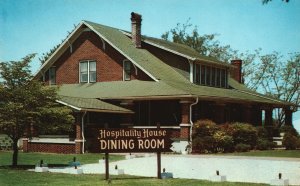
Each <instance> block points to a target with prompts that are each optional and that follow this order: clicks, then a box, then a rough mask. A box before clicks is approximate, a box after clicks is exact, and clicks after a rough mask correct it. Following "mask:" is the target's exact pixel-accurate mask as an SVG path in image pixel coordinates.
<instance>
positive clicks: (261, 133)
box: [256, 127, 269, 139]
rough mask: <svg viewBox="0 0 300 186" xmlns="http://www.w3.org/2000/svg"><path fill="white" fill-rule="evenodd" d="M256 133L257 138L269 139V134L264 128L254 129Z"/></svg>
mask: <svg viewBox="0 0 300 186" xmlns="http://www.w3.org/2000/svg"><path fill="white" fill-rule="evenodd" d="M256 131H257V137H258V138H263V139H267V138H269V132H268V130H267V129H266V128H264V127H256Z"/></svg>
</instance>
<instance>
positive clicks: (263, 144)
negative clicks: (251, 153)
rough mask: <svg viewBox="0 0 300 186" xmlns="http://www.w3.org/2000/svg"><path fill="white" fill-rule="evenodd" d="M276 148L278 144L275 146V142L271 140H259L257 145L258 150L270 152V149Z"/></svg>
mask: <svg viewBox="0 0 300 186" xmlns="http://www.w3.org/2000/svg"><path fill="white" fill-rule="evenodd" d="M275 146H276V144H274V142H272V141H269V140H267V139H263V138H258V140H257V144H256V149H258V150H270V149H272V148H274V147H275Z"/></svg>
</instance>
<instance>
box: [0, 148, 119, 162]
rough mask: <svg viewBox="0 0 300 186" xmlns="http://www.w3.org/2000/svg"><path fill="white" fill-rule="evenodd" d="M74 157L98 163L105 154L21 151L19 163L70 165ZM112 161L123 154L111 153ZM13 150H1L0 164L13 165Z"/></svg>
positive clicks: (78, 159)
mask: <svg viewBox="0 0 300 186" xmlns="http://www.w3.org/2000/svg"><path fill="white" fill-rule="evenodd" d="M73 157H76V161H79V162H80V163H81V164H88V163H97V162H98V161H99V159H102V158H103V157H104V155H103V154H96V153H93V154H90V153H87V154H49V153H23V152H19V156H18V165H26V166H35V165H36V164H38V163H39V162H40V160H43V161H44V163H47V164H48V165H49V164H54V165H68V162H71V161H73ZM109 157H110V158H109V159H110V161H118V160H122V159H124V156H121V155H110V156H109ZM11 160H12V152H8V151H0V166H8V165H11Z"/></svg>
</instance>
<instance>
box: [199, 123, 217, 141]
mask: <svg viewBox="0 0 300 186" xmlns="http://www.w3.org/2000/svg"><path fill="white" fill-rule="evenodd" d="M217 130H218V127H217V125H216V123H215V122H213V121H211V120H208V119H205V120H198V121H197V122H196V123H195V124H194V127H193V137H194V138H195V137H203V136H213V135H214V133H215V132H216V131H217Z"/></svg>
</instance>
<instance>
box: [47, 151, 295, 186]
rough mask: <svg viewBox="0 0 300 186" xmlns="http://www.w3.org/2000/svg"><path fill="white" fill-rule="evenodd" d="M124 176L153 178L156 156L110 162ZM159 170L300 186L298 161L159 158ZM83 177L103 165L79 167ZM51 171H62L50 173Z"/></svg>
mask: <svg viewBox="0 0 300 186" xmlns="http://www.w3.org/2000/svg"><path fill="white" fill-rule="evenodd" d="M116 165H117V167H118V169H124V171H125V174H129V175H136V176H147V177H148V176H149V177H156V174H157V159H156V155H152V156H150V157H138V158H133V159H127V160H122V161H117V162H112V163H110V174H116V171H115V169H114V168H115V166H116ZM161 167H162V169H163V168H165V170H166V172H172V173H173V176H174V178H190V179H205V180H209V178H210V177H211V176H213V175H215V174H216V171H217V170H218V171H219V172H220V175H225V176H226V178H227V181H231V182H251V183H267V184H269V183H270V181H271V180H272V179H276V178H278V174H279V173H281V174H282V179H289V184H290V185H300V159H295V158H258V157H240V156H213V155H162V158H161ZM82 169H83V172H84V173H85V174H89V173H93V174H95V173H96V174H104V173H105V164H104V162H100V163H96V164H86V165H82ZM50 171H52V172H62V171H63V170H61V171H57V170H50Z"/></svg>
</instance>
